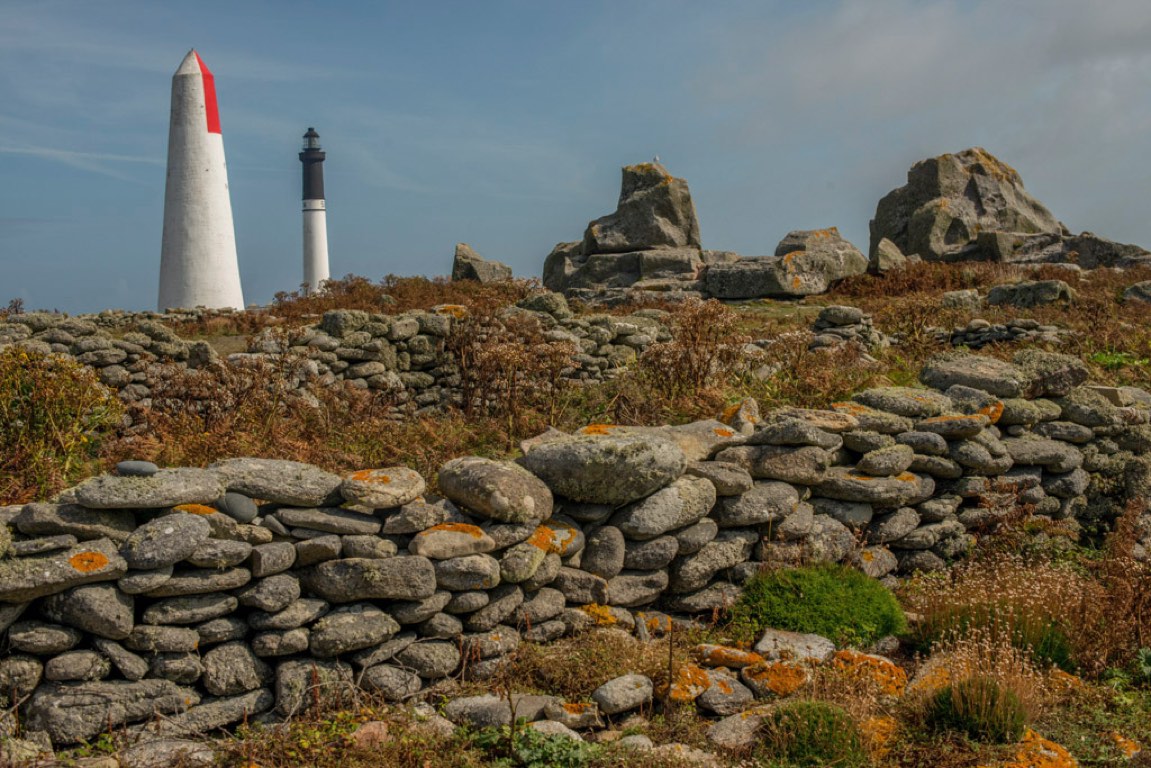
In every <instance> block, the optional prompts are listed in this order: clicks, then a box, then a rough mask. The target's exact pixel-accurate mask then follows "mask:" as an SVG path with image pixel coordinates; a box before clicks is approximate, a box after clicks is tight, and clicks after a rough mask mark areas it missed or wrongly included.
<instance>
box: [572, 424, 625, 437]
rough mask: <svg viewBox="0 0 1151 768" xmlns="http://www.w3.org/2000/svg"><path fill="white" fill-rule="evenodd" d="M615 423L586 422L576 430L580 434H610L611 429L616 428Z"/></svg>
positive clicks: (617, 426)
mask: <svg viewBox="0 0 1151 768" xmlns="http://www.w3.org/2000/svg"><path fill="white" fill-rule="evenodd" d="M618 428H619V425H617V424H588V425H587V426H586V427H580V428H579V429H578V430H576V432H577V433H578V434H581V435H610V434H611V431H612V430H613V429H618Z"/></svg>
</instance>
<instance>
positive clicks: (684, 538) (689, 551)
mask: <svg viewBox="0 0 1151 768" xmlns="http://www.w3.org/2000/svg"><path fill="white" fill-rule="evenodd" d="M718 533H719V526H718V525H717V524H716V522H715V520H712V519H711V518H710V517H705V518H704V519H702V520H700V521H699V522H698V523H695V524H694V525H689V526H688V527H686V528H681V529H679V530H678V531H676V532H675V540H676V541H678V542H679V554H681V555H693V554H695V553H696V552H698V551H700V550H701V549H703V545H704V544H707V543H708V542H709V541H711V540H712V539H714V538H715V537H716V534H718Z"/></svg>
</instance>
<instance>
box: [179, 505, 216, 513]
mask: <svg viewBox="0 0 1151 768" xmlns="http://www.w3.org/2000/svg"><path fill="white" fill-rule="evenodd" d="M172 509H173V510H175V511H176V512H185V513H187V514H189V515H214V514H216V512H217V510H216V508H215V507H209V506H208V505H207V504H180V505H179V506H175V507H172Z"/></svg>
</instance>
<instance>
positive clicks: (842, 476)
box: [813, 467, 923, 507]
mask: <svg viewBox="0 0 1151 768" xmlns="http://www.w3.org/2000/svg"><path fill="white" fill-rule="evenodd" d="M920 483H921V480H920V477H919V476H918V475H916V474H915V473H913V472H902V473H900V474H898V475H895V476H893V477H872V476H871V475H864V474H860V473H858V472H856V471H855V470H853V469H851V468H848V467H832V468H831V469H829V470H828V471H827V475H826V476H825V477H824V479H823V482H821V483H820V484H819V485H817V486H815V488H814V489H813V491H814V492H815V493H816V494H818V495H820V496H826V497H827V498H829V499H839V500H840V501H857V502H866V503H868V504H875V505H878V506H884V507H898V506H902V505H904V504H906V503H907V502H909V501H911V500H912V499H916V498H918V497H919V496H920V495H921V494H922V491H923V489H922V487H921V485H920Z"/></svg>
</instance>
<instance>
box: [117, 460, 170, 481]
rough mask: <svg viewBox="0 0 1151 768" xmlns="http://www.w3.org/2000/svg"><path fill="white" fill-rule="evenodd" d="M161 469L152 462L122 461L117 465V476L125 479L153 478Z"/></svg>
mask: <svg viewBox="0 0 1151 768" xmlns="http://www.w3.org/2000/svg"><path fill="white" fill-rule="evenodd" d="M159 471H160V468H159V467H158V466H156V465H155V464H153V463H152V462H150V461H135V460H129V461H121V462H119V463H118V464H116V474H118V475H121V476H123V477H151V476H152V475H154V474H156V473H157V472H159Z"/></svg>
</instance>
